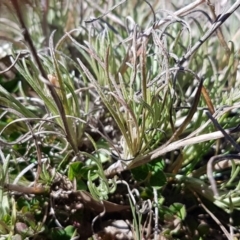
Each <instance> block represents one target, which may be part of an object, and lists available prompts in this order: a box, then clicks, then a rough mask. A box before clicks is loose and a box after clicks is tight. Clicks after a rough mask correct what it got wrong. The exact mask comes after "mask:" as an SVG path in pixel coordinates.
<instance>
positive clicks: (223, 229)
mask: <svg viewBox="0 0 240 240" xmlns="http://www.w3.org/2000/svg"><path fill="white" fill-rule="evenodd" d="M193 194H194V195H195V196H196V197H197V200H198V201H199V203H200V205H201V206H202V208H203V209H204V210H205V211H206V212H207V213H208V214H209V215H210V216H211V218H212V219H213V220H214V221H215V222H216V223H217V224H218V225H219V227H220V228H221V229H222V231H223V232H224V234H225V235H226V237H227V238H228V240H233V238H232V237H231V235H230V234H229V233H228V231H227V229H226V228H225V227H224V226H223V225H222V223H221V222H220V221H219V220H218V219H217V218H216V217H215V215H214V214H213V213H212V212H211V211H210V210H209V209H208V208H207V207H206V206H205V205H204V204H203V202H202V201H201V199H200V197H199V196H198V195H197V193H196V192H193Z"/></svg>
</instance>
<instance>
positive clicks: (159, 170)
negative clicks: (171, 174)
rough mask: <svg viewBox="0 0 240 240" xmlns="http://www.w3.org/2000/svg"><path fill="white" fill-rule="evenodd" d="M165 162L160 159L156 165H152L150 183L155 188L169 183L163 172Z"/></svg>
mask: <svg viewBox="0 0 240 240" xmlns="http://www.w3.org/2000/svg"><path fill="white" fill-rule="evenodd" d="M163 169H164V163H163V161H158V162H156V163H155V164H154V165H151V168H150V171H151V177H150V180H149V184H150V185H151V186H152V187H154V188H160V187H162V186H164V185H165V184H166V183H167V178H166V176H165V174H164V172H163Z"/></svg>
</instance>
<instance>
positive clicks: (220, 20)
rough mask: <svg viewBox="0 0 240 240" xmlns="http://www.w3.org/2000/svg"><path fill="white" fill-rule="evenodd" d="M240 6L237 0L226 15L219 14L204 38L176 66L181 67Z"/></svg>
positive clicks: (239, 1) (239, 0)
mask: <svg viewBox="0 0 240 240" xmlns="http://www.w3.org/2000/svg"><path fill="white" fill-rule="evenodd" d="M239 6H240V0H237V1H236V2H235V3H234V4H233V5H232V6H231V7H230V8H229V9H228V11H227V12H226V13H222V14H220V15H219V16H218V17H217V19H216V21H215V22H214V23H213V24H212V27H211V28H210V29H209V30H208V31H207V32H206V33H205V34H204V36H203V37H202V38H201V39H200V40H199V41H198V42H197V43H196V44H195V45H194V46H193V47H192V48H191V49H190V50H189V51H188V52H187V53H186V54H185V56H183V57H182V58H181V59H180V61H179V62H178V66H181V65H182V64H183V63H184V62H185V61H186V60H187V59H188V58H189V57H190V56H191V55H192V54H193V53H194V52H195V51H196V50H197V49H198V48H199V47H200V46H201V45H202V44H203V43H204V42H205V41H206V40H207V39H208V38H209V37H210V36H211V35H212V34H213V33H214V32H215V31H216V30H217V29H218V28H219V27H220V26H221V25H222V24H223V23H224V22H225V21H226V20H227V19H228V18H229V17H230V16H231V14H232V13H233V12H234V11H236V10H237V8H238V7H239Z"/></svg>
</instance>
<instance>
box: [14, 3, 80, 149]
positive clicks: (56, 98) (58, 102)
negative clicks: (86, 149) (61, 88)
mask: <svg viewBox="0 0 240 240" xmlns="http://www.w3.org/2000/svg"><path fill="white" fill-rule="evenodd" d="M11 2H12V4H13V6H14V8H15V10H16V13H17V17H18V19H19V22H20V24H21V27H22V29H23V36H24V39H25V41H26V42H27V43H28V44H29V47H30V49H31V52H32V54H33V57H34V59H35V61H36V63H37V66H38V69H39V71H40V73H41V75H42V76H43V77H44V78H45V79H48V77H47V74H46V72H45V71H44V68H43V66H42V63H41V61H40V59H39V57H38V54H37V51H36V49H35V47H34V45H33V42H32V39H31V36H30V34H29V32H28V29H27V27H26V25H25V23H24V20H23V17H22V13H21V11H20V7H19V4H18V1H17V0H11ZM47 86H48V88H49V91H50V92H51V95H52V97H53V99H54V101H55V103H56V105H57V107H58V111H59V113H60V115H61V117H62V121H63V125H64V128H65V131H66V138H67V139H68V141H69V143H70V144H71V146H72V147H73V149H74V146H75V144H74V141H73V139H72V136H71V134H70V130H69V126H68V122H67V118H66V116H65V110H64V108H63V105H62V102H61V100H60V98H59V96H58V94H57V92H56V90H55V89H54V87H53V86H51V85H47ZM74 151H75V152H77V149H74Z"/></svg>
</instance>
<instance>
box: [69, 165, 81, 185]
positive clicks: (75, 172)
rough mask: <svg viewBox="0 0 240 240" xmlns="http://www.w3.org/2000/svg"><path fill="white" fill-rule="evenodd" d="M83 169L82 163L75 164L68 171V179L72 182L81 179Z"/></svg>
mask: <svg viewBox="0 0 240 240" xmlns="http://www.w3.org/2000/svg"><path fill="white" fill-rule="evenodd" d="M82 167H83V163H82V162H74V163H72V164H70V166H69V169H68V178H69V179H70V180H71V181H72V180H73V179H74V178H79V176H80V175H81V174H80V173H81V170H82Z"/></svg>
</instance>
